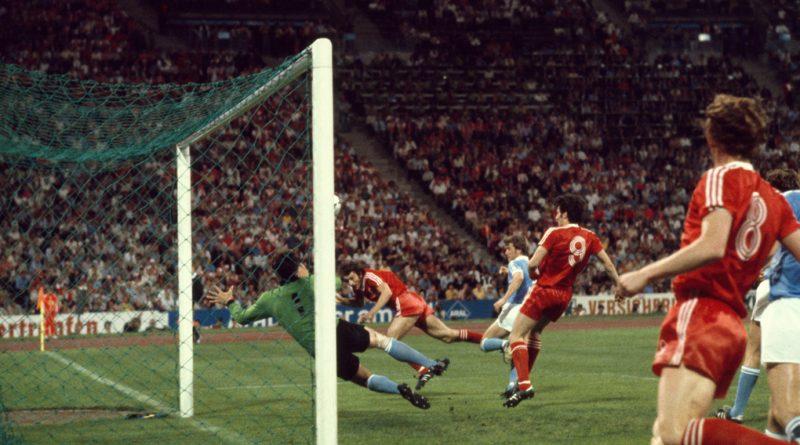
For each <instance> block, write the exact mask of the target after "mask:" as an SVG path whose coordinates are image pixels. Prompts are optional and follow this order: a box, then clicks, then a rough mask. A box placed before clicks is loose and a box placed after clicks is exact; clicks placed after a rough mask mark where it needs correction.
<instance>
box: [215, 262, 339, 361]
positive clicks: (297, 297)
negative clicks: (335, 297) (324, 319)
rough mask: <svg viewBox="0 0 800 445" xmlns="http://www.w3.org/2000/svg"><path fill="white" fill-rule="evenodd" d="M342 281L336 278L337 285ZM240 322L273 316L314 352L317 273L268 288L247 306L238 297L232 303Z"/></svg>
mask: <svg viewBox="0 0 800 445" xmlns="http://www.w3.org/2000/svg"><path fill="white" fill-rule="evenodd" d="M340 283H341V281H340V280H339V278H337V279H336V288H337V289H338V288H339V287H340ZM228 309H229V310H230V311H231V317H233V319H234V320H236V322H237V323H240V324H247V323H252V322H254V321H256V320H262V319H266V318H269V317H273V318H274V319H275V320H277V321H278V323H279V324H280V325H281V326H283V328H284V329H286V332H288V333H289V335H291V336H292V338H294V339H295V341H297V343H300V346H302V347H303V348H304V349H305V350H306V351H308V353H309V354H311V356H312V357H313V356H314V276H313V275H312V276H309V277H308V278H300V279H298V280H295V281H292V282H291V283H288V284H285V285H283V286H281V287H279V288H277V289H272V290H270V291H267V292H264V293H263V294H261V296H260V297H258V300H256V302H255V303H254V304H252V305H250V306H249V307H247V308H246V309H245V308H243V307H242V305H241V304H240V303H239V302H238V301H234V302H233V303H231V305H230V306H228Z"/></svg>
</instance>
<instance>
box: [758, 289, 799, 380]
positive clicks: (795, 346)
mask: <svg viewBox="0 0 800 445" xmlns="http://www.w3.org/2000/svg"><path fill="white" fill-rule="evenodd" d="M798 338H800V298H781V299H779V300H775V301H773V302H771V303H770V304H769V305H768V306H767V308H766V309H765V310H764V313H763V314H762V316H761V362H762V363H798V364H800V341H797V339H798Z"/></svg>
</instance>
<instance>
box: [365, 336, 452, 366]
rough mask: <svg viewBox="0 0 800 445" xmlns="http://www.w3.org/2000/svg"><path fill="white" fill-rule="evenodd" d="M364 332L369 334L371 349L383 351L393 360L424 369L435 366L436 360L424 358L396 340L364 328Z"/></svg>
mask: <svg viewBox="0 0 800 445" xmlns="http://www.w3.org/2000/svg"><path fill="white" fill-rule="evenodd" d="M364 330H366V332H367V333H368V334H369V346H370V347H371V348H378V349H383V350H384V351H386V353H387V354H389V355H390V356H391V357H392V358H393V359H395V360H398V361H401V362H406V363H409V364H416V365H421V366H424V367H426V368H432V367H434V366H436V365H437V362H436V360H432V359H430V358H428V357H426V356H425V355H424V354H422V353H421V352H419V351H417V350H416V349H414V348H412V347H411V346H408V345H407V344H405V343H403V342H402V341H400V340H397V339H396V338H391V337H388V336H386V335H383V334H381V333H380V332H378V331H376V330H374V329H370V328H366V327H365V328H364Z"/></svg>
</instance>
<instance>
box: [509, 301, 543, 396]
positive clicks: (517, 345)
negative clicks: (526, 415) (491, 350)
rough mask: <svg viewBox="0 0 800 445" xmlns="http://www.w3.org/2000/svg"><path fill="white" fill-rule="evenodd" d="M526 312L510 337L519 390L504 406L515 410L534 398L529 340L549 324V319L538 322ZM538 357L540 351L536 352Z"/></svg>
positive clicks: (518, 319) (519, 316) (517, 320)
mask: <svg viewBox="0 0 800 445" xmlns="http://www.w3.org/2000/svg"><path fill="white" fill-rule="evenodd" d="M525 312H526V311H521V312H520V314H519V315H518V316H517V319H516V320H514V327H513V328H512V329H511V334H510V335H509V338H508V339H509V341H510V344H509V347H510V348H511V357H512V360H513V362H514V368H515V369H516V370H517V381H518V390H517V391H516V392H515V393H514V394H513V395H511V396H510V397H508V399H507V400H506V402H505V403H504V404H503V405H504V406H506V407H509V408H513V407H515V406H517V405H518V404H519V402H521V401H522V400H524V399H529V398H532V397H533V394H534V389H533V387H532V386H531V378H530V370H531V368H530V366H531V365H530V363H531V361H530V358H531V357H530V354H529V351H528V339H529V336H530V334H531V332H541V331H542V329H544V327H545V326H547V324H548V320H547V319H540V320H536V319H533V318H531V317H530V316H529V315H528V314H526V313H525ZM534 354H536V355H538V351H534Z"/></svg>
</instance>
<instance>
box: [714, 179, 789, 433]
mask: <svg viewBox="0 0 800 445" xmlns="http://www.w3.org/2000/svg"><path fill="white" fill-rule="evenodd" d="M766 179H767V181H769V183H770V184H772V185H773V186H774V187H775V188H776V189H778V190H779V191H781V192H784V197H786V199H787V201H788V202H789V204H790V206H791V207H792V210H793V211H794V214H795V216H797V217H800V191H798V190H796V189H798V188H800V176H798V175H797V174H795V173H794V172H792V171H789V170H773V171H770V172H769V173H768V174H767V176H766ZM793 189H795V190H793ZM776 247H778V246H777V245H776ZM783 298H794V299H796V300H797V299H800V264H798V263H797V261H796V260H795V259H794V257H793V256H792V255H791V253H789V252H788V251H787V250H786V249H784V248H782V247H781V248H780V250H779V251H778V252H777V253H776V254H774V255H773V257H772V261H771V262H770V265H769V266H768V267H767V268H766V269H765V271H764V279H763V280H762V281H761V283H760V284H759V285H758V288H757V289H756V301H755V304H754V306H753V311H752V314H751V319H750V326H749V329H748V337H747V350H746V352H745V357H744V361H743V363H742V368H741V370H740V372H739V383H738V385H737V388H736V399H735V401H734V404H733V406H732V407H727V406H726V407H723V408H721V409H720V410H719V412H718V413H717V417H720V418H724V419H728V420H731V421H734V422H737V423H741V422H742V420H743V418H744V410H745V408H746V407H747V402H748V401H749V399H750V394H751V392H752V391H753V388H754V387H755V384H756V381H757V379H758V377H759V375H760V373H761V363H762V362H763V363H765V364H767V370H768V376H769V380H770V388H771V389H772V391H773V393H774V392H775V391H776V386H780V387H781V388H785V389H782V390H779V391H780V392H781V393H782V394H783V397H777V398H776V401H777V402H778V405H779V406H776V407H775V408H777V409H779V410H782V411H783V412H784V414H783V415H781V416H780V417H782V418H783V422H780V421H777V422H776V420H777V419H775V418H773V417H772V414H773V413H776V412H775V411H774V410H771V411H770V421H769V425H768V428H767V430H766V433H767V435H769V436H771V437H774V438H778V439H782V440H786V438H787V436H786V435H785V434H784V433H782V432H781V431H784V430H785V431H789V429H787V425H786V423H789V422H790V421H791V419H792V417H793V414H792V412H786V411H787V410H788V411H791V408H790V407H789V406H788V405H790V403H789V402H788V401H787V400H786V396H789V397H791V396H792V395H794V398H795V402H794V403H795V405H794V406H795V407H796V408H795V410H796V409H798V408H800V406H798V405H797V400H796V399H797V396H796V394H797V389H796V388H795V389H794V390H792V389H791V388H788V387H787V385H786V382H785V376H782V377H784V378H781V377H773V375H778V374H777V373H781V374H782V373H785V372H798V369H797V367H798V366H800V365H798V364H797V363H800V360H798V358H800V354H795V357H794V360H796V361H795V362H791V361H789V362H786V363H785V364H784V365H781V362H776V361H775V360H784V359H785V358H781V357H773V356H774V355H775V354H776V353H777V352H779V351H781V346H780V345H781V344H782V343H785V342H786V341H787V339H797V338H800V335H798V333H797V331H796V330H795V332H794V333H793V332H790V331H791V330H792V327H793V326H796V325H797V324H798V323H800V318H797V319H794V320H793V321H778V322H771V323H770V324H769V325H762V321H763V320H764V315H765V314H766V313H767V309H768V307H769V306H771V304H770V302H772V301H775V300H779V299H783ZM790 305H792V304H790ZM794 305H797V303H794ZM776 308H777V306H776ZM776 308H773V309H771V310H770V312H772V313H773V314H774V313H775V312H774V311H775V309H776ZM773 318H774V316H773ZM762 326H764V330H767V331H769V332H770V333H772V332H773V331H775V332H776V333H777V335H776V334H772V335H768V340H767V341H769V342H771V343H770V345H772V342H775V341H777V343H778V344H777V345H772V346H767V348H769V349H770V350H771V352H767V351H766V350H764V346H765V345H764V344H763V343H762V342H763V341H764V340H763V338H762ZM795 343H796V341H795ZM762 350H764V353H763V354H762ZM770 363H774V364H775V366H771V365H770ZM779 365H780V366H779ZM793 367H794V368H796V369H794V371H791V368H793ZM781 368H783V372H781ZM771 369H775V371H772V370H771ZM795 375H800V373H798V374H795ZM778 381H781V382H780V384H778ZM792 391H794V393H792ZM799 413H800V411H794V416H796V415H797V414H799ZM795 429H796V426H795Z"/></svg>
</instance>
